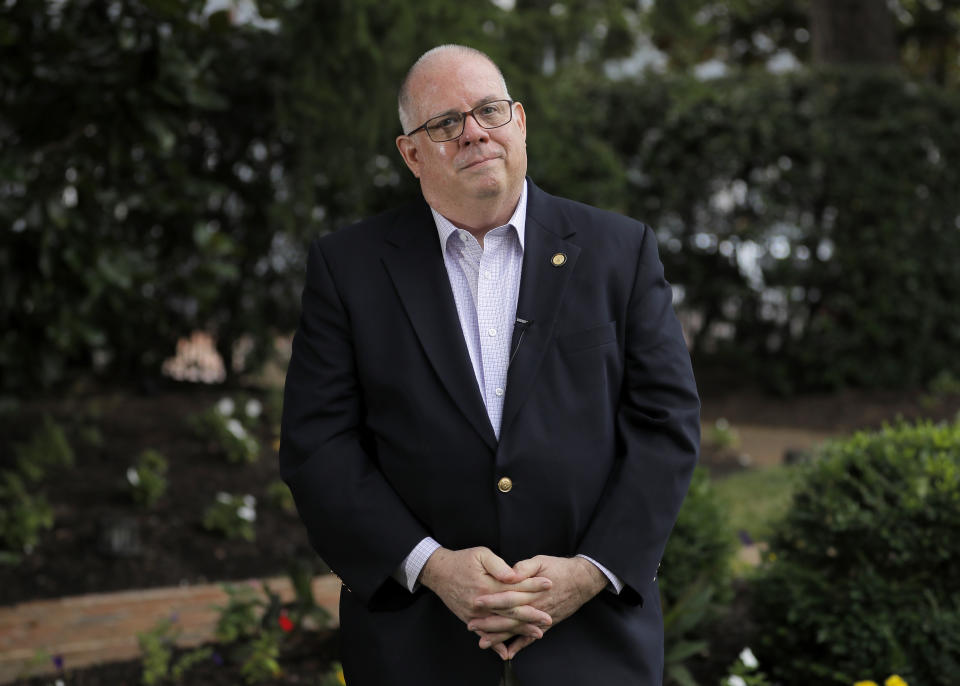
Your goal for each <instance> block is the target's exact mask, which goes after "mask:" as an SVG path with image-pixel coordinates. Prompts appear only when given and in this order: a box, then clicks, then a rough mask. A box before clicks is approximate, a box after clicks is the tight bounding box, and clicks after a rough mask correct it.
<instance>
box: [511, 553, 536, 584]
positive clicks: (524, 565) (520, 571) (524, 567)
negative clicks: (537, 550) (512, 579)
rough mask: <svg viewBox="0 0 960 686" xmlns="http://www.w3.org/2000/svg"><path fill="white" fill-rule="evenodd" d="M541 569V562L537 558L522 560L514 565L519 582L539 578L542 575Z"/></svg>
mask: <svg viewBox="0 0 960 686" xmlns="http://www.w3.org/2000/svg"><path fill="white" fill-rule="evenodd" d="M541 569H542V566H541V564H540V561H539V560H537V558H535V557H532V558H530V559H529V560H520V562H518V563H517V564H515V565H513V571H514V573H515V574H516V576H517V581H523V580H524V579H529V578H530V577H534V576H537V575H538V574H540V570H541Z"/></svg>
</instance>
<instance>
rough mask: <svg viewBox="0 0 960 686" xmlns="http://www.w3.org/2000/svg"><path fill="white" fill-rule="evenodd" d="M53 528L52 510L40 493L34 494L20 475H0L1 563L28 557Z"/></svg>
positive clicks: (12, 473)
mask: <svg viewBox="0 0 960 686" xmlns="http://www.w3.org/2000/svg"><path fill="white" fill-rule="evenodd" d="M52 528H53V508H51V507H50V504H49V503H48V502H47V499H46V498H45V497H44V496H43V495H42V494H39V493H31V492H30V490H29V489H28V488H27V485H26V484H25V483H24V480H23V479H22V478H21V476H20V475H19V474H17V473H16V472H13V471H9V470H5V471H3V472H0V562H4V563H10V564H16V563H18V562H19V561H20V553H22V552H23V553H27V554H29V553H30V552H31V551H32V550H33V548H34V547H35V546H36V545H37V543H38V542H39V540H40V533H41V532H42V531H43V530H44V529H52Z"/></svg>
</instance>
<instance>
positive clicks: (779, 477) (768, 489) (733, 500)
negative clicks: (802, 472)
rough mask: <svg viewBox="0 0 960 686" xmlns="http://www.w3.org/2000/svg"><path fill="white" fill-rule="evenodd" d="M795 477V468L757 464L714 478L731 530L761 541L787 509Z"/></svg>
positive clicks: (714, 484) (714, 486) (714, 485)
mask: <svg viewBox="0 0 960 686" xmlns="http://www.w3.org/2000/svg"><path fill="white" fill-rule="evenodd" d="M796 476H797V468H796V467H792V466H788V465H774V466H770V467H757V468H755V469H747V470H744V471H742V472H737V473H734V474H731V475H729V476H725V477H722V478H719V479H716V480H714V482H713V489H714V491H716V493H717V497H718V498H719V500H720V502H721V503H722V504H723V506H724V507H725V508H726V510H727V513H728V515H729V517H730V525H731V527H732V528H733V530H734V531H746V532H747V534H749V535H750V537H751V538H752V539H753V540H754V541H763V540H766V538H767V536H768V535H769V533H770V530H771V525H772V523H773V522H774V521H776V520H777V519H779V518H780V517H781V516H783V515H784V514H785V513H786V511H787V509H788V508H789V506H790V499H791V497H792V496H793V488H794V483H795V480H796Z"/></svg>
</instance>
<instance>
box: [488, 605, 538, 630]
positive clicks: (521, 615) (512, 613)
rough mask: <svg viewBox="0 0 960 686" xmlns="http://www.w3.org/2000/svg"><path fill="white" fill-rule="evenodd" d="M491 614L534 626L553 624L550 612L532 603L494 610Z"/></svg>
mask: <svg viewBox="0 0 960 686" xmlns="http://www.w3.org/2000/svg"><path fill="white" fill-rule="evenodd" d="M490 616H492V617H507V618H509V619H512V620H514V621H517V622H520V623H521V624H533V625H534V626H539V627H543V628H546V627H548V626H551V625H552V624H553V617H551V616H550V614H549V613H548V612H544V611H543V610H539V609H537V608H535V607H532V606H530V605H523V606H521V607H511V608H508V609H506V610H494V611H493V615H488V617H490Z"/></svg>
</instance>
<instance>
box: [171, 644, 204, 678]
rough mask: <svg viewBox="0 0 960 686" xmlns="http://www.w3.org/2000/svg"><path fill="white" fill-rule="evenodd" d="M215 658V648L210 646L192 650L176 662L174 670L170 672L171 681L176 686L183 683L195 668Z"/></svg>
mask: <svg viewBox="0 0 960 686" xmlns="http://www.w3.org/2000/svg"><path fill="white" fill-rule="evenodd" d="M212 657H213V648H210V647H209V646H208V647H206V648H197V649H196V650H191V651H188V652H186V653H184V654H183V655H181V656H180V657H178V658H177V660H176V662H174V663H173V669H171V670H170V679H171V680H172V681H173V683H175V684H179V683H182V682H183V679H184V677H185V676H186V675H187V672H189V671H190V670H191V669H193V667H195V666H196V665H198V664H200V663H201V662H206V661H207V660H209V659H210V658H212Z"/></svg>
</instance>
